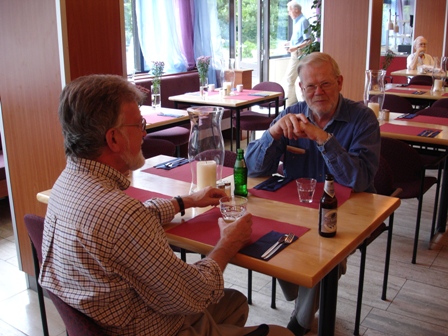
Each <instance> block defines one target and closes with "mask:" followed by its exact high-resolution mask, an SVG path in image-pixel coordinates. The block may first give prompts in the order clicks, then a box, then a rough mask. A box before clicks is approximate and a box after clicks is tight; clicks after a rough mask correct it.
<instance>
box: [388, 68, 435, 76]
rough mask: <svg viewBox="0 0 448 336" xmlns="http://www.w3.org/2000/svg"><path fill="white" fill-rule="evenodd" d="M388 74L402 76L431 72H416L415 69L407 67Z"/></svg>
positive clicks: (426, 74) (424, 74)
mask: <svg viewBox="0 0 448 336" xmlns="http://www.w3.org/2000/svg"><path fill="white" fill-rule="evenodd" d="M390 74H391V75H392V76H403V77H414V76H430V77H431V76H432V74H431V73H428V72H425V73H418V71H417V70H408V69H403V70H396V71H392V72H391V73H390Z"/></svg>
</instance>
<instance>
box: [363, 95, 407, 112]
mask: <svg viewBox="0 0 448 336" xmlns="http://www.w3.org/2000/svg"><path fill="white" fill-rule="evenodd" d="M377 97H378V96H375V97H372V100H375V98H377ZM383 109H387V110H389V111H391V112H398V113H413V112H414V109H413V107H412V104H411V103H410V102H409V100H407V99H406V98H403V97H400V96H397V95H394V94H386V95H384V103H383Z"/></svg>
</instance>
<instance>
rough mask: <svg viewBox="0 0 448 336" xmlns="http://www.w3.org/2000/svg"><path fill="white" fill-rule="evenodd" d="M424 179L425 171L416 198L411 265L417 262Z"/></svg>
mask: <svg viewBox="0 0 448 336" xmlns="http://www.w3.org/2000/svg"><path fill="white" fill-rule="evenodd" d="M424 177H425V170H423V172H422V177H421V181H422V182H421V185H420V197H418V208H417V222H416V223H415V235H414V248H413V251H412V263H413V264H415V263H416V262H417V249H418V236H419V233H420V220H421V215H422V206H423V184H424V182H423V179H424Z"/></svg>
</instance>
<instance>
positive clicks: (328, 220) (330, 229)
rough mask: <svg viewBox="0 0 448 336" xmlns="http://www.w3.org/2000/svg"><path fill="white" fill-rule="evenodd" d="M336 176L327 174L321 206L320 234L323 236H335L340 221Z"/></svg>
mask: <svg viewBox="0 0 448 336" xmlns="http://www.w3.org/2000/svg"><path fill="white" fill-rule="evenodd" d="M333 181H334V177H333V175H331V174H326V175H325V186H324V193H323V195H322V198H321V199H320V206H319V235H321V236H322V237H334V236H335V235H336V230H337V223H338V200H337V199H336V194H335V192H334V184H333Z"/></svg>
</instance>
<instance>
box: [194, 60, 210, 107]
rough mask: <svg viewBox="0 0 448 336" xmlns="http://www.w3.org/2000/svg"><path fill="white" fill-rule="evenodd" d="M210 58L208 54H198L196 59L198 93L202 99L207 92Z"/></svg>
mask: <svg viewBox="0 0 448 336" xmlns="http://www.w3.org/2000/svg"><path fill="white" fill-rule="evenodd" d="M210 58H211V57H210V56H199V57H198V59H197V60H196V66H197V68H198V72H199V93H200V95H201V97H202V98H203V99H205V96H206V93H207V87H208V68H209V66H210Z"/></svg>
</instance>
